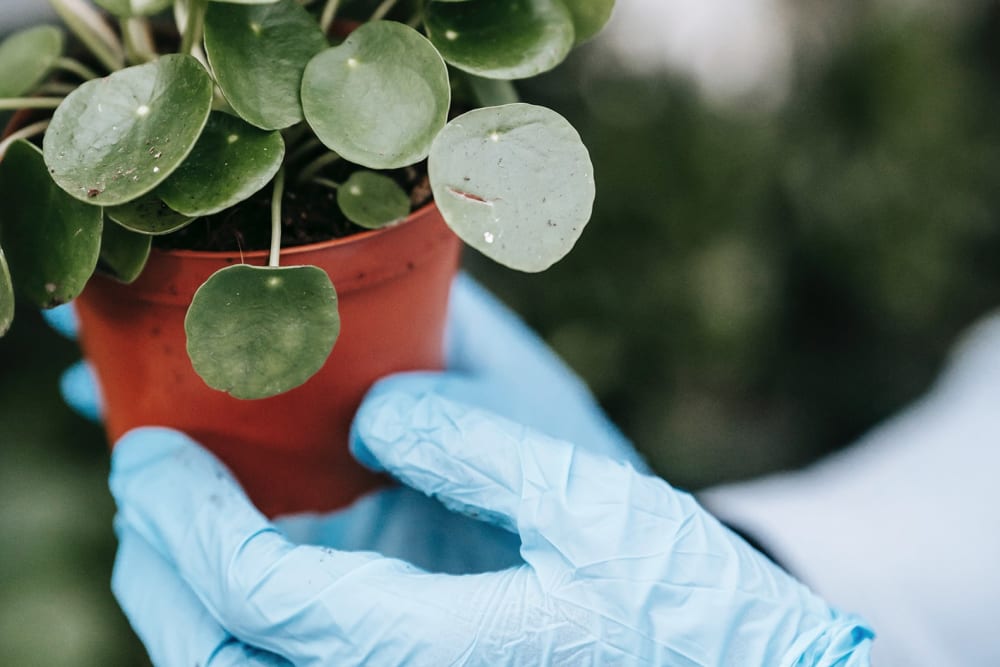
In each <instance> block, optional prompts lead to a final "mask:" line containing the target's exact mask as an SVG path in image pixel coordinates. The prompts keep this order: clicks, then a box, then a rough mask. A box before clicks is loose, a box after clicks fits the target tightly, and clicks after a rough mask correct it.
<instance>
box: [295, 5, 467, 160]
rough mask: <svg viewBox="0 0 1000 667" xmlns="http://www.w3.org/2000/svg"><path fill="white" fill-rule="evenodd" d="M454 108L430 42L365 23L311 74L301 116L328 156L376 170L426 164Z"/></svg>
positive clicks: (397, 26)
mask: <svg viewBox="0 0 1000 667" xmlns="http://www.w3.org/2000/svg"><path fill="white" fill-rule="evenodd" d="M450 104H451V86H450V85H449V83H448V68H447V67H446V66H445V64H444V61H443V60H442V59H441V56H440V55H439V54H438V52H437V50H436V49H435V48H434V46H433V45H432V44H431V43H430V42H428V41H427V38H426V37H424V36H423V35H421V34H420V33H418V32H417V31H416V30H414V29H413V28H410V27H408V26H405V25H403V24H401V23H394V22H392V21H376V22H374V23H366V24H364V25H363V26H361V27H360V28H358V29H357V30H355V31H354V32H352V33H351V34H350V35H349V36H348V37H347V39H346V40H345V41H344V43H343V44H341V45H340V46H336V47H333V48H331V49H327V50H326V51H323V52H322V53H320V54H319V55H317V56H316V57H315V58H313V59H312V60H311V61H310V62H309V65H308V66H307V67H306V71H305V75H304V76H303V78H302V108H303V110H304V111H305V116H306V121H307V122H308V123H309V125H310V126H311V127H312V129H313V130H314V131H315V132H316V136H317V137H319V139H320V141H322V142H323V143H324V144H326V146H327V147H328V148H330V149H331V150H333V151H336V152H337V153H338V154H340V155H341V156H343V157H344V158H346V159H348V160H350V161H351V162H355V163H357V164H360V165H364V166H365V167H369V168H371V169H394V168H396V167H404V166H406V165H410V164H414V163H415V162H419V161H420V160H422V159H424V158H425V157H427V153H428V151H430V146H431V142H432V141H433V140H434V137H435V136H436V135H437V133H438V132H439V131H440V130H441V128H442V127H444V124H445V121H446V120H447V118H448V107H449V105H450Z"/></svg>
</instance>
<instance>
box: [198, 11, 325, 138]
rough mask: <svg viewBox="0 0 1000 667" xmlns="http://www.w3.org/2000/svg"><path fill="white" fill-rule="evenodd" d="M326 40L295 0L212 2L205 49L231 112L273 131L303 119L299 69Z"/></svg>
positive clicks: (206, 23) (207, 16)
mask: <svg viewBox="0 0 1000 667" xmlns="http://www.w3.org/2000/svg"><path fill="white" fill-rule="evenodd" d="M326 46H327V43H326V38H325V37H324V36H323V32H322V30H320V27H319V24H318V23H317V22H316V19H314V18H313V17H312V16H311V15H310V14H309V12H307V11H306V10H305V9H304V8H303V7H302V6H301V5H299V3H297V2H295V0H281V1H280V2H275V3H273V4H268V5H249V4H245V5H244V4H227V3H212V4H211V5H210V6H209V8H208V12H207V14H206V15H205V50H206V52H207V53H208V60H209V62H210V63H211V64H212V70H213V71H214V72H215V78H216V80H217V81H218V83H219V87H220V88H222V92H223V93H224V94H225V96H226V99H227V100H229V104H230V105H231V106H232V107H233V110H234V111H236V113H238V114H239V115H240V117H241V118H243V119H244V120H246V121H247V122H248V123H251V124H253V125H256V126H257V127H260V128H263V129H266V130H276V129H281V128H285V127H289V126H290V125H294V124H295V123H297V122H299V121H300V120H302V105H301V104H300V102H299V88H300V87H301V85H302V71H303V70H304V69H305V66H306V63H308V62H309V59H310V58H312V57H313V56H314V55H316V54H317V53H319V52H320V51H322V50H323V49H325V48H326Z"/></svg>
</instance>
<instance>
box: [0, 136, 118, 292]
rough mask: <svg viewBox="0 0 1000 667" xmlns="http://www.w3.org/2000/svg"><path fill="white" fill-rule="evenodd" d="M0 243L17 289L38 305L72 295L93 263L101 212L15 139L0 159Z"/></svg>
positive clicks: (39, 155) (97, 249) (80, 287)
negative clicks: (54, 178)
mask: <svg viewBox="0 0 1000 667" xmlns="http://www.w3.org/2000/svg"><path fill="white" fill-rule="evenodd" d="M0 201H3V202H5V204H4V209H3V227H2V228H0V243H2V244H3V247H4V248H5V249H6V251H7V262H8V268H9V270H10V274H11V278H12V280H13V283H14V285H15V286H16V287H17V291H18V292H19V293H20V294H22V295H24V296H26V297H27V298H28V299H30V300H31V301H32V302H33V303H35V304H36V305H38V306H40V307H42V308H51V307H53V306H58V305H59V304H62V303H66V302H67V301H69V300H70V299H73V298H75V297H76V296H77V295H78V294H79V293H80V292H81V291H83V287H84V285H86V284H87V280H88V279H89V278H90V276H91V274H92V273H93V272H94V267H96V266H97V257H98V253H99V252H100V246H101V227H102V218H103V216H102V214H101V209H100V208H99V207H97V206H88V205H87V204H84V203H82V202H80V201H77V200H76V199H74V198H72V197H70V196H69V195H67V194H66V193H65V192H63V191H62V190H60V189H59V188H58V187H57V186H56V184H55V183H53V182H52V179H51V178H49V174H48V170H47V169H46V168H45V161H44V160H43V159H42V153H41V151H39V150H38V149H37V148H36V147H35V146H34V145H32V144H30V143H28V142H27V141H24V140H19V141H15V142H14V143H13V144H11V145H10V147H9V148H8V149H7V153H6V155H4V159H3V161H2V162H0Z"/></svg>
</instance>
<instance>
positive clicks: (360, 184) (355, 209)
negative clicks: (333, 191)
mask: <svg viewBox="0 0 1000 667" xmlns="http://www.w3.org/2000/svg"><path fill="white" fill-rule="evenodd" d="M337 205H338V206H339V207H340V210H341V211H342V212H343V213H344V215H345V216H347V219H348V220H350V221H351V222H353V223H354V224H356V225H360V226H362V227H365V228H367V229H378V228H379V227H385V226H386V225H391V224H392V223H394V222H399V221H400V220H402V219H403V218H405V217H406V216H407V215H409V213H410V198H409V196H407V194H406V192H405V191H404V190H403V188H401V187H400V186H399V184H398V183H396V181H394V180H392V179H391V178H389V177H388V176H386V175H385V174H376V173H375V172H373V171H356V172H354V173H353V174H351V176H350V178H348V179H347V181H346V182H345V183H344V184H343V185H341V186H340V187H339V188H337Z"/></svg>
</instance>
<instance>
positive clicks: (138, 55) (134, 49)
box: [120, 17, 156, 64]
mask: <svg viewBox="0 0 1000 667" xmlns="http://www.w3.org/2000/svg"><path fill="white" fill-rule="evenodd" d="M120 25H121V31H122V39H123V40H124V41H125V56H126V57H127V58H128V60H129V62H133V63H137V64H139V63H148V62H152V61H154V60H156V46H155V45H154V44H153V35H152V33H151V32H150V28H149V21H147V20H146V19H144V18H142V17H135V18H129V19H122V20H121V22H120Z"/></svg>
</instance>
